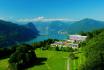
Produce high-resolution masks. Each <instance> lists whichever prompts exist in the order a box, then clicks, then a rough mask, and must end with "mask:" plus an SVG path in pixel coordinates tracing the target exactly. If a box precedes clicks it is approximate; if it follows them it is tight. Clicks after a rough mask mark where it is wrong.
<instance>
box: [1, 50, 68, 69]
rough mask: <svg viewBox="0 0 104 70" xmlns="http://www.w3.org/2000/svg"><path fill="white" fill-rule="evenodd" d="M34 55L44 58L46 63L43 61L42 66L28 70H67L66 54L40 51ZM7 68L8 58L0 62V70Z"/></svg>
mask: <svg viewBox="0 0 104 70" xmlns="http://www.w3.org/2000/svg"><path fill="white" fill-rule="evenodd" d="M36 54H37V56H38V57H43V58H44V57H45V58H47V61H44V62H43V63H45V64H43V65H36V66H33V67H31V68H28V70H67V69H66V66H67V64H66V63H67V62H66V61H67V57H68V53H67V52H61V51H48V50H45V51H42V50H40V49H37V50H36ZM7 68H8V58H7V59H2V60H0V70H7Z"/></svg>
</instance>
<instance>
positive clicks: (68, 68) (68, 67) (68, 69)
mask: <svg viewBox="0 0 104 70" xmlns="http://www.w3.org/2000/svg"><path fill="white" fill-rule="evenodd" d="M67 70H70V66H69V58H67Z"/></svg>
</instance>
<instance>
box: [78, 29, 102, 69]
mask: <svg viewBox="0 0 104 70" xmlns="http://www.w3.org/2000/svg"><path fill="white" fill-rule="evenodd" d="M85 34H86V35H88V40H87V41H86V42H84V43H83V44H82V46H81V48H82V50H83V51H82V53H84V56H85V59H86V60H85V62H83V63H82V65H80V67H79V70H104V29H101V30H97V31H93V32H87V33H85ZM83 35H84V33H83Z"/></svg>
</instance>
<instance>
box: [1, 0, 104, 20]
mask: <svg viewBox="0 0 104 70" xmlns="http://www.w3.org/2000/svg"><path fill="white" fill-rule="evenodd" d="M84 18H92V19H97V20H103V21H104V0H0V19H5V20H16V21H37V20H44V21H48V20H49V21H51V20H62V21H63V20H65V21H67V20H80V19H84Z"/></svg>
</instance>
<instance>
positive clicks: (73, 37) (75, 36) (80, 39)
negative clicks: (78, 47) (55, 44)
mask: <svg viewBox="0 0 104 70" xmlns="http://www.w3.org/2000/svg"><path fill="white" fill-rule="evenodd" d="M86 38H87V36H81V35H70V36H69V39H70V40H74V41H80V42H83V41H85V40H86Z"/></svg>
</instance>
